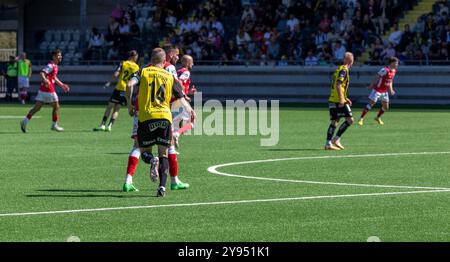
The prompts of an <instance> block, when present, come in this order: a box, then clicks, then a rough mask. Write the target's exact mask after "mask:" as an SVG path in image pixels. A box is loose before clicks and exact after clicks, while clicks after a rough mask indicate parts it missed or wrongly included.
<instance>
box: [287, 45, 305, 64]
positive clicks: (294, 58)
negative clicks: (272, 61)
mask: <svg viewBox="0 0 450 262" xmlns="http://www.w3.org/2000/svg"><path fill="white" fill-rule="evenodd" d="M289 64H290V65H301V64H302V49H301V48H299V47H295V48H294V49H292V51H291V55H290V57H289Z"/></svg>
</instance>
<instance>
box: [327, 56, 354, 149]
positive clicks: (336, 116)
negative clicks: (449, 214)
mask: <svg viewBox="0 0 450 262" xmlns="http://www.w3.org/2000/svg"><path fill="white" fill-rule="evenodd" d="M353 61H354V58H353V54H352V53H349V52H347V53H345V56H344V63H343V65H341V66H339V67H338V69H337V70H336V71H335V72H334V74H333V84H332V86H331V94H330V98H329V99H328V102H329V109H330V120H331V123H330V126H329V127H328V133H327V143H326V144H325V149H326V150H342V149H344V147H343V146H342V144H341V142H340V139H341V136H342V134H344V132H345V131H346V130H347V128H348V127H349V126H351V125H352V124H353V122H354V119H353V114H352V109H351V108H350V107H351V106H352V101H351V100H350V99H348V98H347V91H348V85H349V82H350V77H349V70H350V68H351V67H352V65H353ZM341 117H345V122H344V123H342V125H341V126H340V127H339V130H338V132H337V134H336V136H335V137H334V138H333V135H334V131H335V130H336V128H337V125H338V123H339V120H340V119H341Z"/></svg>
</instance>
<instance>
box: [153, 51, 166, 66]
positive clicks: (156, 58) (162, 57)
mask: <svg viewBox="0 0 450 262" xmlns="http://www.w3.org/2000/svg"><path fill="white" fill-rule="evenodd" d="M165 61H166V52H165V51H164V49H162V48H159V47H158V48H155V49H153V51H152V58H151V63H152V64H153V65H157V64H162V63H164V62H165Z"/></svg>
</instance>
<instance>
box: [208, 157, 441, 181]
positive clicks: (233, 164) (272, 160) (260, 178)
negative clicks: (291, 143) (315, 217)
mask: <svg viewBox="0 0 450 262" xmlns="http://www.w3.org/2000/svg"><path fill="white" fill-rule="evenodd" d="M444 154H450V152H417V153H386V154H364V155H341V156H310V157H292V158H278V159H265V160H253V161H244V162H234V163H226V164H221V165H216V166H211V167H209V168H208V172H210V173H212V174H216V175H220V176H227V177H238V178H246V179H255V180H267V181H277V182H289V183H303V184H318V185H335V186H356V187H374V188H403V189H429V190H449V189H450V188H446V187H424V186H400V185H372V184H354V183H339V182H320V181H308V180H294V179H280V178H269V177H253V176H242V175H235V174H229V173H225V172H220V171H217V169H219V168H222V167H229V166H237V165H247V164H256V163H267V162H278V161H292V160H314V159H339V158H364V157H388V156H417V155H444Z"/></svg>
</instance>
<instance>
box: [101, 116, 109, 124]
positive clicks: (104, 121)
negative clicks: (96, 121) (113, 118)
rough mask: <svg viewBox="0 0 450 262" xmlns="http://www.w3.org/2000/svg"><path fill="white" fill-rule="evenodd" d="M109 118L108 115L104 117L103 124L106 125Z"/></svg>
mask: <svg viewBox="0 0 450 262" xmlns="http://www.w3.org/2000/svg"><path fill="white" fill-rule="evenodd" d="M107 120H108V117H107V116H104V117H103V120H102V126H104V125H106V121H107Z"/></svg>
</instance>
